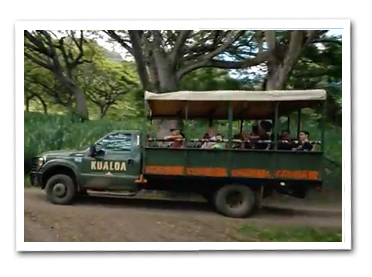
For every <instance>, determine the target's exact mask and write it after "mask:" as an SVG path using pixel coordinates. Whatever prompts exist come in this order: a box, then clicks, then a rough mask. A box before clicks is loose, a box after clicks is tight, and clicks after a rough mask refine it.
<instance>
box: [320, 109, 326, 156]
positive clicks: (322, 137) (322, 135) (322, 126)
mask: <svg viewBox="0 0 372 277" xmlns="http://www.w3.org/2000/svg"><path fill="white" fill-rule="evenodd" d="M321 111H322V112H321V115H322V117H321V118H320V143H321V144H320V150H321V151H322V152H323V153H324V151H325V114H326V105H325V103H324V102H323V103H322V107H321Z"/></svg>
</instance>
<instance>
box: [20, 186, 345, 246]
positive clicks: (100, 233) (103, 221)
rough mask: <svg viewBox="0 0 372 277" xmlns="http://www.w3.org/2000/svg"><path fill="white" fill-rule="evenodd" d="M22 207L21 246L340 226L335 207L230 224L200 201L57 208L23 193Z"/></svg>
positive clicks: (118, 201) (95, 200) (268, 212)
mask: <svg viewBox="0 0 372 277" xmlns="http://www.w3.org/2000/svg"><path fill="white" fill-rule="evenodd" d="M24 204H25V207H24V216H25V226H24V231H25V235H24V238H25V241H56V242H57V241H90V242H95V241H145V242H150V241H209V242H210V241H215V242H218V241H242V240H245V239H246V238H244V237H242V234H241V233H240V232H239V231H238V228H239V227H240V226H241V225H243V224H254V225H256V226H259V225H278V224H285V225H309V226H319V227H341V226H342V222H341V209H340V208H339V207H338V208H333V209H330V208H327V209H328V210H327V211H324V210H323V209H322V210H319V209H313V210H310V209H309V208H307V209H306V210H303V208H301V209H300V208H298V209H296V210H293V209H291V208H283V207H269V206H266V207H265V208H264V209H263V210H262V212H261V213H260V214H257V215H254V216H253V217H251V218H246V219H232V218H227V217H224V216H221V215H219V214H216V213H215V212H214V211H213V210H212V209H211V208H210V207H209V206H208V205H207V203H205V202H201V201H199V202H190V201H180V200H177V201H171V200H158V199H140V198H129V197H127V198H123V197H102V196H97V195H95V196H94V195H93V196H89V197H85V198H81V199H79V200H78V202H76V203H75V204H74V205H72V206H58V205H52V204H49V203H47V202H46V200H45V194H44V191H42V190H40V189H37V188H25V194H24ZM268 204H270V203H268ZM276 205H277V204H276Z"/></svg>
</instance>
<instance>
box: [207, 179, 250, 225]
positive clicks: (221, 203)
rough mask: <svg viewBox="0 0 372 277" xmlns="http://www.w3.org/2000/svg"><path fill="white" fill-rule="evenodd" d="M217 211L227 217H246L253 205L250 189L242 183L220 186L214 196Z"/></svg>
mask: <svg viewBox="0 0 372 277" xmlns="http://www.w3.org/2000/svg"><path fill="white" fill-rule="evenodd" d="M214 204H215V207H216V209H217V211H218V212H220V213H221V214H223V215H225V216H228V217H236V218H241V217H246V216H248V215H249V214H250V213H251V212H252V211H253V210H254V207H255V195H254V192H253V191H252V189H250V188H249V187H247V186H243V185H227V186H224V187H222V188H220V189H219V190H218V191H217V192H216V194H215V197H214Z"/></svg>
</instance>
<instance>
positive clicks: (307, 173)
mask: <svg viewBox="0 0 372 277" xmlns="http://www.w3.org/2000/svg"><path fill="white" fill-rule="evenodd" d="M325 99H326V92H325V91H324V90H305V91H213V92H210V91H208V92H189V91H177V92H170V93H164V94H155V93H151V92H146V93H145V104H146V108H147V111H148V115H149V117H150V118H151V119H180V118H183V119H185V120H190V119H192V120H197V119H209V120H218V119H228V122H229V124H228V135H227V139H224V140H223V143H224V144H225V147H224V148H223V149H218V150H212V149H205V148H202V147H194V146H191V144H190V143H191V142H192V143H193V144H192V145H195V142H200V143H205V142H211V141H212V142H213V139H204V140H203V139H201V138H188V137H184V138H183V139H181V141H182V143H183V147H179V148H171V147H162V145H161V144H162V142H163V141H164V140H163V139H162V138H149V137H148V134H147V132H146V131H145V130H137V131H136V130H135V131H127V130H118V131H113V132H110V133H109V134H107V135H105V136H104V137H102V138H100V139H98V140H97V141H96V142H95V143H94V144H93V145H91V146H90V147H88V146H87V149H84V150H80V151H78V150H76V151H72V150H71V151H52V152H46V153H43V154H41V155H39V156H38V157H35V158H33V163H32V164H33V166H32V171H31V173H30V178H31V183H32V185H33V186H38V187H41V188H42V189H44V190H45V191H46V196H47V200H48V201H49V202H51V203H54V204H70V203H72V202H73V200H74V198H75V197H76V196H78V195H79V194H85V193H86V192H87V190H93V191H129V192H131V193H133V194H135V193H137V192H139V191H141V190H163V191H164V190H165V191H177V192H191V193H198V194H201V195H203V196H204V197H205V198H206V200H207V201H208V202H209V203H210V204H211V205H213V206H214V208H215V209H216V210H217V211H218V212H219V213H221V214H223V215H225V216H229V217H246V216H248V215H250V214H252V212H253V211H254V210H255V209H256V208H260V207H261V204H262V199H263V198H265V197H267V196H269V195H270V194H271V192H272V191H277V192H279V193H284V194H289V195H292V196H295V197H299V198H304V197H305V196H306V193H307V192H308V191H309V190H313V189H315V188H316V189H321V186H322V176H323V171H322V170H323V168H322V157H323V149H324V145H323V144H322V143H320V142H311V143H312V144H313V145H315V144H320V146H321V147H320V149H319V148H316V147H315V146H314V147H313V149H316V150H313V151H293V149H291V150H281V149H279V147H278V146H279V144H280V143H283V141H280V140H279V139H271V140H268V141H265V143H266V144H267V145H268V147H267V149H254V148H248V149H247V148H244V147H236V145H243V144H246V143H251V142H249V141H248V140H247V139H244V138H241V139H233V134H232V131H233V129H232V125H233V123H234V121H240V123H241V124H242V123H243V121H244V120H252V119H255V120H258V119H270V120H272V122H273V123H274V128H273V129H274V130H273V136H272V138H278V135H279V117H282V116H285V115H288V114H290V113H293V112H295V111H299V113H298V114H299V118H298V130H297V132H298V133H299V131H300V115H301V113H300V111H301V109H303V108H305V107H314V106H317V105H322V103H323V102H324V100H325ZM322 141H324V128H323V131H322ZM150 142H155V144H154V143H150ZM287 142H288V141H287Z"/></svg>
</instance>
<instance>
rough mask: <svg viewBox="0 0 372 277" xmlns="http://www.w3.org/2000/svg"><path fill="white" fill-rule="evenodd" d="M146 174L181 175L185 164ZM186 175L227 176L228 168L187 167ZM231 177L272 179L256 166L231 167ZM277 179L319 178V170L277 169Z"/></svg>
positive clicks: (149, 170)
mask: <svg viewBox="0 0 372 277" xmlns="http://www.w3.org/2000/svg"><path fill="white" fill-rule="evenodd" d="M145 173H146V174H153V175H173V176H181V175H183V173H184V167H183V166H156V165H150V166H146V167H145ZM185 175H186V176H208V177H227V168H223V167H187V168H186V170H185ZM231 177H241V178H244V177H245V178H261V179H271V178H272V176H271V174H270V171H269V170H266V169H256V168H238V169H231ZM274 178H276V179H302V180H319V172H318V171H313V170H276V171H275V172H274Z"/></svg>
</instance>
